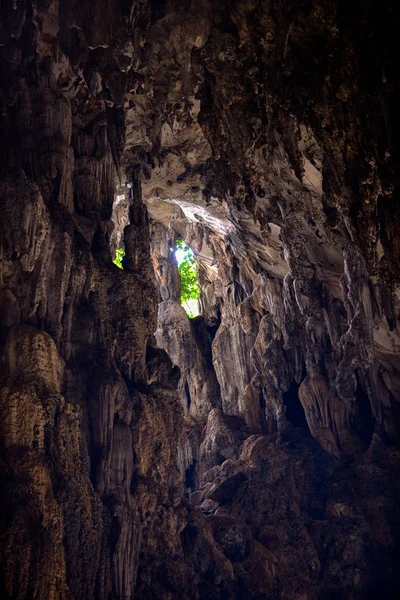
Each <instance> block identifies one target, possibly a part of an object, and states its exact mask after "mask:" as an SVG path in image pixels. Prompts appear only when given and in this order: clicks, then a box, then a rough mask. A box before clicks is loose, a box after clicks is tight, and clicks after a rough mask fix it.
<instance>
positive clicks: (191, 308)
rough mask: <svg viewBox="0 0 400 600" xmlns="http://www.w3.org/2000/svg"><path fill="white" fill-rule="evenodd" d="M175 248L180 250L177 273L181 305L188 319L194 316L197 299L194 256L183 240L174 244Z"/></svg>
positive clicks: (197, 290)
mask: <svg viewBox="0 0 400 600" xmlns="http://www.w3.org/2000/svg"><path fill="white" fill-rule="evenodd" d="M176 248H177V249H179V250H180V259H179V260H180V263H179V264H178V271H179V275H180V278H181V304H182V306H183V308H184V309H185V310H186V313H187V314H188V316H189V317H191V318H193V317H195V316H196V314H195V308H196V303H195V302H194V301H197V300H198V298H199V293H200V290H199V283H198V280H197V267H196V260H195V257H194V254H193V252H192V250H191V248H190V247H189V246H187V245H186V244H185V242H184V241H183V240H178V241H177V242H176Z"/></svg>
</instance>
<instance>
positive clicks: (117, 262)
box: [113, 248, 125, 269]
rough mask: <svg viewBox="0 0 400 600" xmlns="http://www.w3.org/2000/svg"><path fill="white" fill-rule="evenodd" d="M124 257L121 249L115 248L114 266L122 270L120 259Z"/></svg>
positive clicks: (123, 251)
mask: <svg viewBox="0 0 400 600" xmlns="http://www.w3.org/2000/svg"><path fill="white" fill-rule="evenodd" d="M124 256H125V250H124V249H123V248H117V249H116V251H115V258H114V260H113V263H114V265H117V267H119V268H120V269H123V266H122V259H123V258H124Z"/></svg>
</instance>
